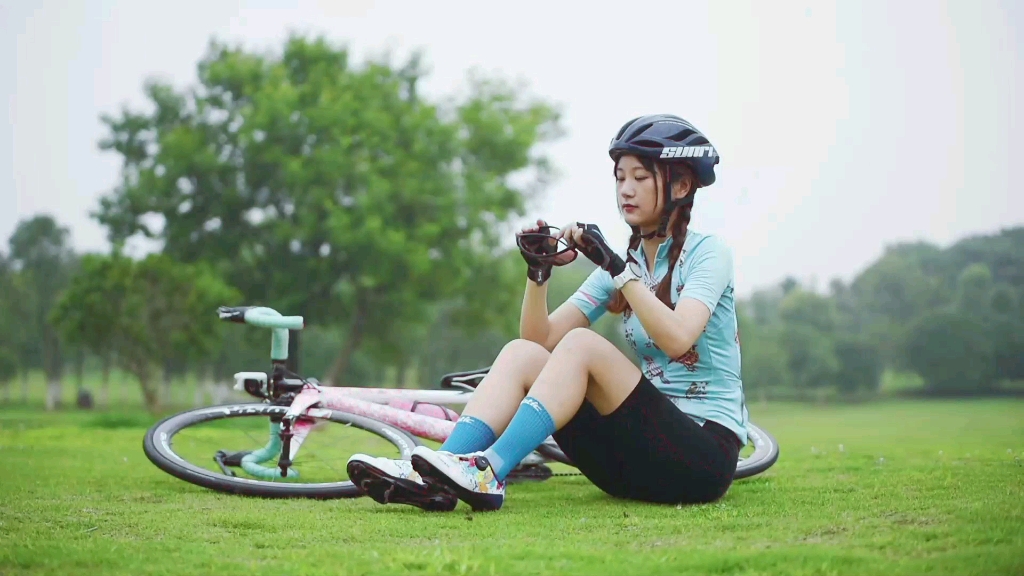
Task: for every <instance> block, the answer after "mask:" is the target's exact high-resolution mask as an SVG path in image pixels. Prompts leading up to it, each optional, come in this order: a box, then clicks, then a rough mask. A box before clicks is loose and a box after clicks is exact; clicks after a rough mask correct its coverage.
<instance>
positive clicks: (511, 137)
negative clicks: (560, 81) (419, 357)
mask: <svg viewBox="0 0 1024 576" xmlns="http://www.w3.org/2000/svg"><path fill="white" fill-rule="evenodd" d="M423 77H424V73H423V71H422V68H421V65H420V57H419V56H418V55H417V56H414V57H412V58H411V59H410V60H409V61H408V62H406V63H405V64H403V65H402V66H398V67H395V66H392V65H391V63H390V62H389V61H387V60H378V61H371V62H369V63H367V64H365V65H363V66H354V65H353V64H352V63H351V62H350V58H349V53H348V51H347V50H345V49H343V48H336V47H334V46H331V45H330V44H329V43H328V42H326V41H325V40H323V39H315V40H309V39H305V38H301V37H291V38H289V39H288V41H287V42H286V44H285V46H284V50H283V53H282V54H281V55H280V56H272V55H260V54H255V53H249V52H245V51H244V50H242V49H240V48H231V47H227V46H224V45H220V44H217V43H212V44H211V46H210V49H209V51H208V53H207V55H206V56H205V57H204V58H203V60H202V61H201V62H200V63H199V66H198V79H199V84H198V86H196V87H194V88H191V89H189V90H186V91H181V92H176V91H175V90H174V89H173V88H172V87H171V86H168V85H164V84H160V83H156V82H150V83H148V84H147V86H146V92H147V94H148V96H149V98H150V100H151V101H152V104H153V107H154V111H153V112H152V113H149V114H144V113H138V112H131V111H128V110H125V111H123V112H122V113H121V115H120V116H119V117H116V118H115V117H105V118H104V122H105V124H106V125H107V126H108V128H109V135H108V137H107V138H106V139H104V141H103V142H102V143H101V146H102V148H104V149H106V150H111V151H115V152H116V153H118V154H120V155H121V156H122V158H123V168H122V182H121V184H120V185H119V186H118V187H117V189H116V190H114V191H113V193H112V194H110V195H108V196H106V197H105V198H103V200H102V201H101V207H100V210H99V211H98V213H97V214H96V216H97V218H98V219H99V221H100V222H101V223H103V224H104V225H105V226H107V227H108V229H109V230H110V234H111V238H112V240H114V241H115V242H121V241H123V240H124V239H126V238H128V237H130V236H132V235H134V234H143V235H145V236H149V237H152V238H157V239H159V240H162V241H163V252H164V253H165V254H167V255H169V256H172V257H174V258H176V259H179V260H181V261H185V262H195V261H205V262H209V263H211V264H213V265H215V266H216V267H217V268H218V270H220V271H222V272H224V273H225V274H226V277H227V278H228V280H229V281H230V283H231V284H233V285H235V286H238V287H239V288H240V289H241V290H242V292H243V296H244V298H245V299H246V300H247V301H248V302H251V303H263V304H265V305H269V306H273V307H275V308H277V309H279V310H281V311H282V312H285V313H288V314H301V315H303V316H306V317H307V318H309V319H310V322H311V323H314V324H315V323H323V324H329V325H341V326H344V327H345V337H344V345H343V346H342V347H341V349H340V350H339V352H338V353H337V355H336V357H335V359H334V361H333V362H332V364H331V367H330V368H329V369H328V371H327V373H326V374H324V378H323V379H324V381H325V382H332V381H333V380H334V379H335V378H336V377H337V376H338V375H339V374H343V373H345V371H346V366H347V365H348V364H349V362H350V359H351V358H352V355H353V354H354V353H355V351H356V350H358V349H359V347H360V346H361V345H362V344H363V343H364V342H367V341H374V340H381V339H384V338H386V337H387V331H388V330H390V329H391V327H392V326H396V325H399V324H402V323H406V324H416V323H418V322H420V321H421V319H423V318H425V317H426V316H427V314H426V311H427V310H429V308H430V306H431V305H432V304H434V303H436V302H439V301H441V300H447V299H451V298H453V297H455V298H458V296H459V295H464V294H466V293H467V292H468V291H474V290H476V291H479V290H480V288H479V286H478V285H477V284H476V283H475V282H474V281H473V273H474V272H475V271H479V270H481V269H484V268H485V267H487V266H489V265H490V263H491V261H492V259H493V258H494V257H495V256H496V255H497V254H498V247H499V245H500V243H501V239H502V238H503V237H505V236H507V233H508V232H509V230H507V227H506V226H504V225H503V224H504V223H505V222H507V221H508V220H509V219H510V218H511V217H513V216H515V215H518V214H521V213H522V211H523V208H524V206H525V202H526V201H527V200H528V199H529V198H530V197H531V195H532V194H533V193H535V192H536V191H538V190H539V189H541V187H542V186H543V185H544V184H545V183H546V182H547V180H548V179H549V178H550V176H551V174H552V170H551V168H550V166H549V162H548V160H547V158H546V157H545V156H543V155H541V154H539V153H537V152H536V151H535V150H534V147H535V145H536V144H537V143H540V142H543V141H547V140H551V139H553V138H555V137H557V136H558V135H559V133H560V128H559V117H558V114H557V113H556V111H555V110H554V109H553V108H552V107H551V106H549V105H547V104H545V103H543V102H537V101H525V100H524V99H523V98H522V97H520V96H519V95H518V94H517V92H516V90H515V89H513V87H511V86H509V85H507V84H505V83H503V82H500V81H495V80H487V79H484V78H481V77H478V76H475V77H472V78H471V82H470V85H469V87H468V88H469V89H468V95H467V96H465V97H463V98H461V99H460V100H455V99H451V100H452V101H451V102H450V103H448V104H445V105H441V104H436V103H433V102H430V101H428V100H426V99H425V98H424V97H422V96H421V95H420V94H419V91H418V84H419V82H420V80H421V79H422V78H423ZM513 176H516V178H514V179H513V178H512V177H513ZM523 182H525V183H523ZM153 215H156V216H159V217H160V219H161V220H162V227H161V228H160V229H159V230H155V229H150V228H149V227H148V226H147V221H148V220H147V219H149V218H151V217H152V216H153Z"/></svg>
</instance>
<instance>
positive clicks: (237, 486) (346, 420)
mask: <svg viewBox="0 0 1024 576" xmlns="http://www.w3.org/2000/svg"><path fill="white" fill-rule="evenodd" d="M287 410H288V407H287V406H274V405H270V404H257V403H247V404H246V403H243V404H224V405H220V406H210V407H206V408H197V409H195V410H189V411H187V412H181V413H179V414H174V415H172V416H168V417H167V418H164V419H163V420H161V421H159V422H157V423H156V424H154V425H153V426H152V427H150V429H149V430H148V431H147V432H146V436H145V438H144V439H143V442H142V448H143V451H144V452H145V453H146V457H147V458H149V460H150V462H152V463H153V464H154V465H156V467H157V468H160V469H161V470H163V471H164V472H166V473H168V474H170V475H171V476H174V477H176V478H178V479H180V480H184V481H185V482H188V483H190V484H195V485H197V486H201V487H203V488H209V489H211V490H216V491H218V492H225V493H228V494H240V495H245V496H260V497H265V498H314V499H334V498H356V497H360V496H363V493H362V492H361V491H360V490H359V488H357V487H356V486H355V485H354V484H353V483H352V482H351V481H348V480H344V481H340V482H324V483H317V484H294V483H277V482H269V481H266V480H255V479H249V478H240V477H232V476H227V475H225V474H221V473H218V472H214V471H212V470H207V469H205V468H201V467H199V466H195V465H194V464H191V463H189V462H187V461H185V460H183V459H182V458H181V457H180V456H178V455H177V454H175V453H174V451H173V449H172V448H171V446H172V444H173V438H174V435H175V434H177V433H178V432H180V431H182V430H184V429H186V428H188V427H190V426H194V425H196V424H201V423H204V422H211V421H214V420H220V419H224V418H237V417H250V416H267V417H269V416H281V415H283V414H284V413H285V412H286V411H287ZM318 419H320V420H329V421H331V422H334V423H337V424H343V425H351V426H353V427H355V428H359V429H360V430H364V431H366V432H370V433H372V434H375V435H377V436H379V437H381V438H383V439H385V440H387V441H388V442H389V443H390V444H392V445H393V446H395V447H396V448H397V449H398V451H399V454H400V457H401V458H403V459H405V460H409V459H410V458H411V457H412V451H413V449H414V448H415V447H416V446H419V445H420V442H419V441H418V440H417V439H416V438H415V437H413V436H411V435H410V434H408V433H407V432H405V431H404V430H401V429H399V428H395V427H394V426H390V425H388V424H385V423H383V422H380V421H377V420H374V419H372V418H365V417H363V416H356V415H354V414H348V413H346V412H340V411H337V410H331V411H330V414H329V415H327V416H323V417H318Z"/></svg>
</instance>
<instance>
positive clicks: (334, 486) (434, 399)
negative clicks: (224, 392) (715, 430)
mask: <svg viewBox="0 0 1024 576" xmlns="http://www.w3.org/2000/svg"><path fill="white" fill-rule="evenodd" d="M218 314H219V315H220V318H221V319H222V320H225V321H229V322H236V323H243V324H248V325H251V326H257V327H262V328H269V329H271V330H272V338H271V353H270V356H271V365H272V369H271V372H270V373H266V372H239V373H237V374H235V375H234V376H235V386H234V389H236V390H240V391H244V392H246V393H247V394H249V395H251V396H253V397H256V398H259V399H260V400H261V401H260V402H256V403H231V404H224V405H219V406H209V407H205V408H197V409H193V410H188V411H185V412H181V413H178V414H174V415H172V416H168V417H167V418H164V419H163V420H161V421H159V422H157V423H156V424H154V425H153V426H152V427H151V428H150V429H149V430H148V431H147V432H146V435H145V438H144V440H143V449H144V451H145V453H146V456H147V458H149V460H150V461H151V462H152V463H153V464H154V465H156V466H157V467H158V468H160V469H161V470H163V471H164V472H167V473H168V474H170V475H172V476H175V477H176V478H179V479H181V480H184V481H186V482H189V483H192V484H195V485H197V486H201V487H204V488H209V489H212V490H217V491H220V492H226V493H231V494H241V495H249V496H262V497H272V498H290V497H291V498H293V497H305V498H320V499H326V498H352V497H358V496H362V495H363V492H362V491H361V490H360V489H359V487H358V486H355V485H354V484H353V483H352V482H351V481H349V480H347V479H342V478H341V476H345V473H344V462H345V461H347V460H348V458H349V456H351V455H352V454H353V453H354V452H355V450H354V446H353V445H352V444H353V443H352V441H351V439H345V438H342V439H340V440H339V439H334V440H333V441H332V440H329V441H327V442H325V444H324V447H323V449H322V450H324V451H326V452H322V451H321V452H312V456H311V457H310V454H311V453H310V449H309V448H308V446H307V447H306V450H303V454H304V455H305V457H308V459H307V460H303V461H302V464H303V469H304V470H309V469H310V468H312V469H313V470H314V472H313V473H312V474H307V473H306V472H303V473H302V474H300V473H299V471H298V469H297V468H296V463H297V460H296V457H297V456H298V455H299V452H300V450H299V449H300V447H303V446H305V445H306V441H307V440H308V439H309V438H310V437H313V436H315V437H320V436H325V437H330V436H332V432H333V433H336V434H348V433H350V432H351V431H352V430H357V431H360V432H365V433H368V435H361V436H360V437H359V439H358V440H356V441H355V442H354V444H355V445H358V446H359V447H361V448H364V449H362V450H360V451H363V452H366V453H370V454H374V455H380V456H387V455H388V454H386V452H387V449H388V446H390V448H391V450H392V451H393V452H394V451H397V454H392V456H391V457H398V458H403V459H406V460H408V459H410V458H411V456H412V451H413V449H414V448H415V447H416V446H418V445H420V444H422V442H421V441H420V439H424V440H431V441H434V442H438V443H442V442H444V440H445V439H447V438H448V435H449V434H450V433H451V431H452V429H453V428H454V427H455V421H456V420H458V417H459V413H458V412H456V411H455V410H453V409H451V408H450V406H457V405H465V404H466V402H468V401H469V398H470V396H471V395H472V394H473V392H474V391H475V388H476V386H477V385H479V383H480V381H482V380H483V378H484V376H486V374H487V372H488V371H489V369H490V368H489V367H488V368H481V369H479V370H471V371H467V372H455V373H451V374H447V375H445V376H443V377H442V378H441V383H440V388H441V389H440V390H412V389H390V388H353V387H333V386H323V385H321V384H320V383H319V382H317V381H316V379H313V378H303V377H301V376H299V375H298V374H295V373H294V372H291V371H290V370H288V369H287V368H286V367H285V363H286V361H287V360H288V336H289V330H302V329H303V328H304V326H305V321H304V319H303V317H301V316H283V315H281V314H280V313H279V312H277V311H276V310H273V309H271V308H266V307H255V306H242V307H224V306H222V307H220V308H218ZM268 422H269V438H267V439H266V440H260V439H259V438H257V437H255V436H254V435H253V434H254V433H256V432H257V431H259V430H261V429H262V430H263V431H264V432H266V431H268ZM208 423H209V424H212V426H211V428H210V430H211V431H209V432H208V431H206V430H202V431H199V432H198V433H197V434H196V435H195V437H194V438H193V439H191V440H189V438H188V434H185V433H186V432H188V433H192V432H195V430H194V429H197V428H198V427H199V426H200V425H203V424H208ZM234 423H242V424H243V426H242V428H241V430H242V431H243V435H244V436H246V437H248V438H249V439H250V440H252V441H254V442H255V445H257V446H260V447H258V448H254V449H252V450H238V449H237V446H236V447H235V449H234V450H232V451H228V450H225V449H224V448H223V447H220V448H216V446H218V445H219V446H224V445H225V442H226V440H225V438H226V437H225V435H224V432H225V431H226V430H227V429H229V427H230V426H229V425H230V424H234ZM329 423H335V424H341V425H343V426H340V427H330V426H329ZM313 430H320V432H318V433H317V434H315V435H314V434H311V432H312V431H313ZM176 438H177V439H178V442H177V444H176V443H175V439H176ZM374 439H376V441H377V442H378V444H379V441H380V440H383V441H384V444H383V446H381V445H378V446H375V447H373V446H368V445H367V442H371V441H373V440H374ZM748 439H749V442H748V448H749V447H752V448H753V449H752V451H751V452H749V453H747V454H745V455H744V453H743V452H741V455H740V458H739V460H738V462H737V467H736V473H735V475H734V479H737V480H738V479H743V478H750V477H752V476H756V475H757V474H761V473H762V472H764V471H765V470H768V469H769V468H771V466H772V465H774V464H775V462H776V460H778V457H779V446H778V443H777V442H776V441H775V438H774V437H773V436H772V435H771V434H769V433H768V432H767V431H765V430H763V429H762V428H759V427H758V426H756V425H754V424H753V423H750V424H748ZM203 441H209V442H210V443H211V444H210V446H211V447H210V448H208V449H205V450H204V449H196V450H191V451H193V452H197V453H198V454H199V455H200V459H203V458H205V459H207V460H206V467H204V466H200V465H198V464H195V463H192V462H189V461H188V460H186V459H185V458H184V457H183V454H180V453H179V452H189V451H190V449H192V448H195V446H196V443H197V442H203ZM204 452H205V454H204ZM210 452H212V458H210V455H211V454H210ZM324 453H331V454H334V453H337V454H338V458H339V462H340V469H341V471H342V472H339V470H338V469H337V468H335V467H333V466H331V465H330V464H328V463H327V462H328V460H327V459H322V458H320V457H318V454H324ZM275 459H276V462H275V463H274V465H273V466H265V465H264V464H265V463H268V462H270V461H272V460H275ZM211 460H212V464H211V463H210V461H211ZM319 464H324V466H325V467H326V468H327V470H326V471H320V470H319V468H317V465H319ZM548 464H563V465H567V466H572V462H571V461H570V460H569V459H568V458H567V457H566V456H565V454H563V453H562V451H561V450H560V449H559V448H558V444H556V443H555V442H554V440H553V439H552V438H551V437H548V439H547V440H546V441H545V442H544V443H543V444H542V445H541V446H539V447H538V448H537V450H535V451H534V452H533V453H532V454H530V455H529V456H527V457H526V458H525V459H524V460H523V461H522V462H520V464H519V465H518V467H517V468H516V470H515V471H513V473H512V474H511V475H510V476H509V477H508V480H509V481H510V482H518V481H528V480H533V481H544V480H547V479H549V478H551V477H552V476H573V475H579V472H568V473H556V472H554V471H553V470H552V468H551V467H550V466H548ZM236 469H241V470H242V471H244V472H245V473H246V474H248V475H249V476H251V477H244V476H240V475H239V474H238V473H237V472H236ZM318 472H322V473H318ZM306 476H310V477H309V478H308V479H310V480H313V481H312V482H309V483H304V482H301V481H300V480H304V479H307V478H306ZM332 478H333V479H332Z"/></svg>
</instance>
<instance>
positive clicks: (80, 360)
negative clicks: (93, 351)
mask: <svg viewBox="0 0 1024 576" xmlns="http://www.w3.org/2000/svg"><path fill="white" fill-rule="evenodd" d="M84 387H85V349H84V348H81V347H79V348H78V349H77V350H75V388H77V391H78V392H81V391H82V388H84Z"/></svg>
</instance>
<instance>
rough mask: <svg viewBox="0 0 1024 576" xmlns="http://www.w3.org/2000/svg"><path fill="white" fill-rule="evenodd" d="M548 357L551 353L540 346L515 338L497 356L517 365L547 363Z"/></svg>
mask: <svg viewBox="0 0 1024 576" xmlns="http://www.w3.org/2000/svg"><path fill="white" fill-rule="evenodd" d="M550 355H551V353H550V352H548V351H547V349H546V348H544V347H543V346H541V345H540V344H537V343H536V342H531V341H530V340H524V339H522V338H517V339H515V340H512V341H510V342H509V343H508V344H505V346H504V347H503V348H502V349H501V352H500V353H499V354H498V359H505V360H512V361H514V362H517V363H532V362H540V363H541V364H543V363H544V362H547V359H548V356H550Z"/></svg>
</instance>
